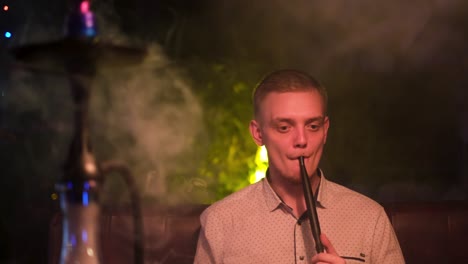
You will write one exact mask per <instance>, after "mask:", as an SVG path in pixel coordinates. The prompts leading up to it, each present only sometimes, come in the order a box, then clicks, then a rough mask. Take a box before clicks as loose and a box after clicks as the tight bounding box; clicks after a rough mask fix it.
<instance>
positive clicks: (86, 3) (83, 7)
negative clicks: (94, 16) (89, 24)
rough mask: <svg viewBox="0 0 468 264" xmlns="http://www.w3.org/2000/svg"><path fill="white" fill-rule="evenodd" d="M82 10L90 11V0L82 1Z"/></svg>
mask: <svg viewBox="0 0 468 264" xmlns="http://www.w3.org/2000/svg"><path fill="white" fill-rule="evenodd" d="M80 11H81V13H88V12H89V2H88V1H83V2H81V5H80Z"/></svg>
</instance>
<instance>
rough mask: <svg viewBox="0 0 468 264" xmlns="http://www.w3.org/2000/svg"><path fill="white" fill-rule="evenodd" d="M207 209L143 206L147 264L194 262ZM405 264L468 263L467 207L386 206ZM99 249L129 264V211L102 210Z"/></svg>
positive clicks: (56, 228)
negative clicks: (203, 213)
mask: <svg viewBox="0 0 468 264" xmlns="http://www.w3.org/2000/svg"><path fill="white" fill-rule="evenodd" d="M206 207H207V206H206V205H182V206H176V207H165V206H146V207H143V216H144V232H145V234H144V235H145V238H144V243H145V244H144V245H145V260H146V263H161V264H163V263H171V264H185V263H187V264H188V263H193V257H194V255H195V250H196V245H197V238H198V233H199V230H200V220H199V216H200V214H201V212H202V211H203V210H204V209H205V208H206ZM384 207H385V209H386V211H387V214H388V215H389V218H390V220H391V222H392V225H393V226H394V229H395V232H396V234H397V236H398V239H399V241H400V245H401V247H402V250H403V254H404V255H405V259H406V262H407V263H408V264H419V263H421V264H423V263H424V264H432V263H434V264H435V263H437V264H439V263H468V246H467V245H466V244H465V240H466V238H468V202H462V201H450V202H437V203H427V202H424V203H422V202H421V203H394V204H385V205H384ZM60 244H61V215H60V214H59V213H58V214H57V215H56V216H55V217H54V218H53V219H52V221H51V226H50V242H49V257H50V263H53V264H55V263H58V258H59V254H60V246H61V245H60ZM101 249H102V255H103V258H104V263H112V264H120V263H122V264H123V263H125V264H128V263H132V260H133V231H132V218H131V214H130V210H128V208H103V210H102V214H101Z"/></svg>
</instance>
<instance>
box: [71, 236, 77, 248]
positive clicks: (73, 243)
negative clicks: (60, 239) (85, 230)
mask: <svg viewBox="0 0 468 264" xmlns="http://www.w3.org/2000/svg"><path fill="white" fill-rule="evenodd" d="M70 243H71V245H72V246H73V247H75V246H76V236H75V235H73V234H72V235H71V237H70Z"/></svg>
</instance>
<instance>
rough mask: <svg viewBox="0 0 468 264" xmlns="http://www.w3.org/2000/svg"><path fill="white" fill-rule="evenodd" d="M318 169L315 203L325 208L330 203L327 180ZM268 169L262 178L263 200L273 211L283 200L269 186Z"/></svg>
mask: <svg viewBox="0 0 468 264" xmlns="http://www.w3.org/2000/svg"><path fill="white" fill-rule="evenodd" d="M319 170H320V175H321V177H320V184H319V187H318V196H317V205H318V206H321V207H323V208H327V207H328V206H329V205H330V198H332V197H330V196H329V195H328V192H329V191H328V188H329V187H328V186H327V185H328V180H327V179H326V178H325V175H324V173H323V171H322V170H321V169H319ZM267 177H268V171H267V173H266V177H265V178H263V179H262V184H263V196H264V197H265V202H266V205H267V208H268V210H270V212H271V211H273V210H275V209H277V208H278V207H279V206H280V205H281V204H283V201H282V200H281V198H280V197H279V196H278V194H276V192H275V191H274V190H273V188H271V185H270V183H269V181H268V179H267Z"/></svg>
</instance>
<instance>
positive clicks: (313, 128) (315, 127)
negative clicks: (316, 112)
mask: <svg viewBox="0 0 468 264" xmlns="http://www.w3.org/2000/svg"><path fill="white" fill-rule="evenodd" d="M309 127H310V129H311V130H313V131H317V130H319V129H320V125H317V124H311V125H309Z"/></svg>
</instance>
